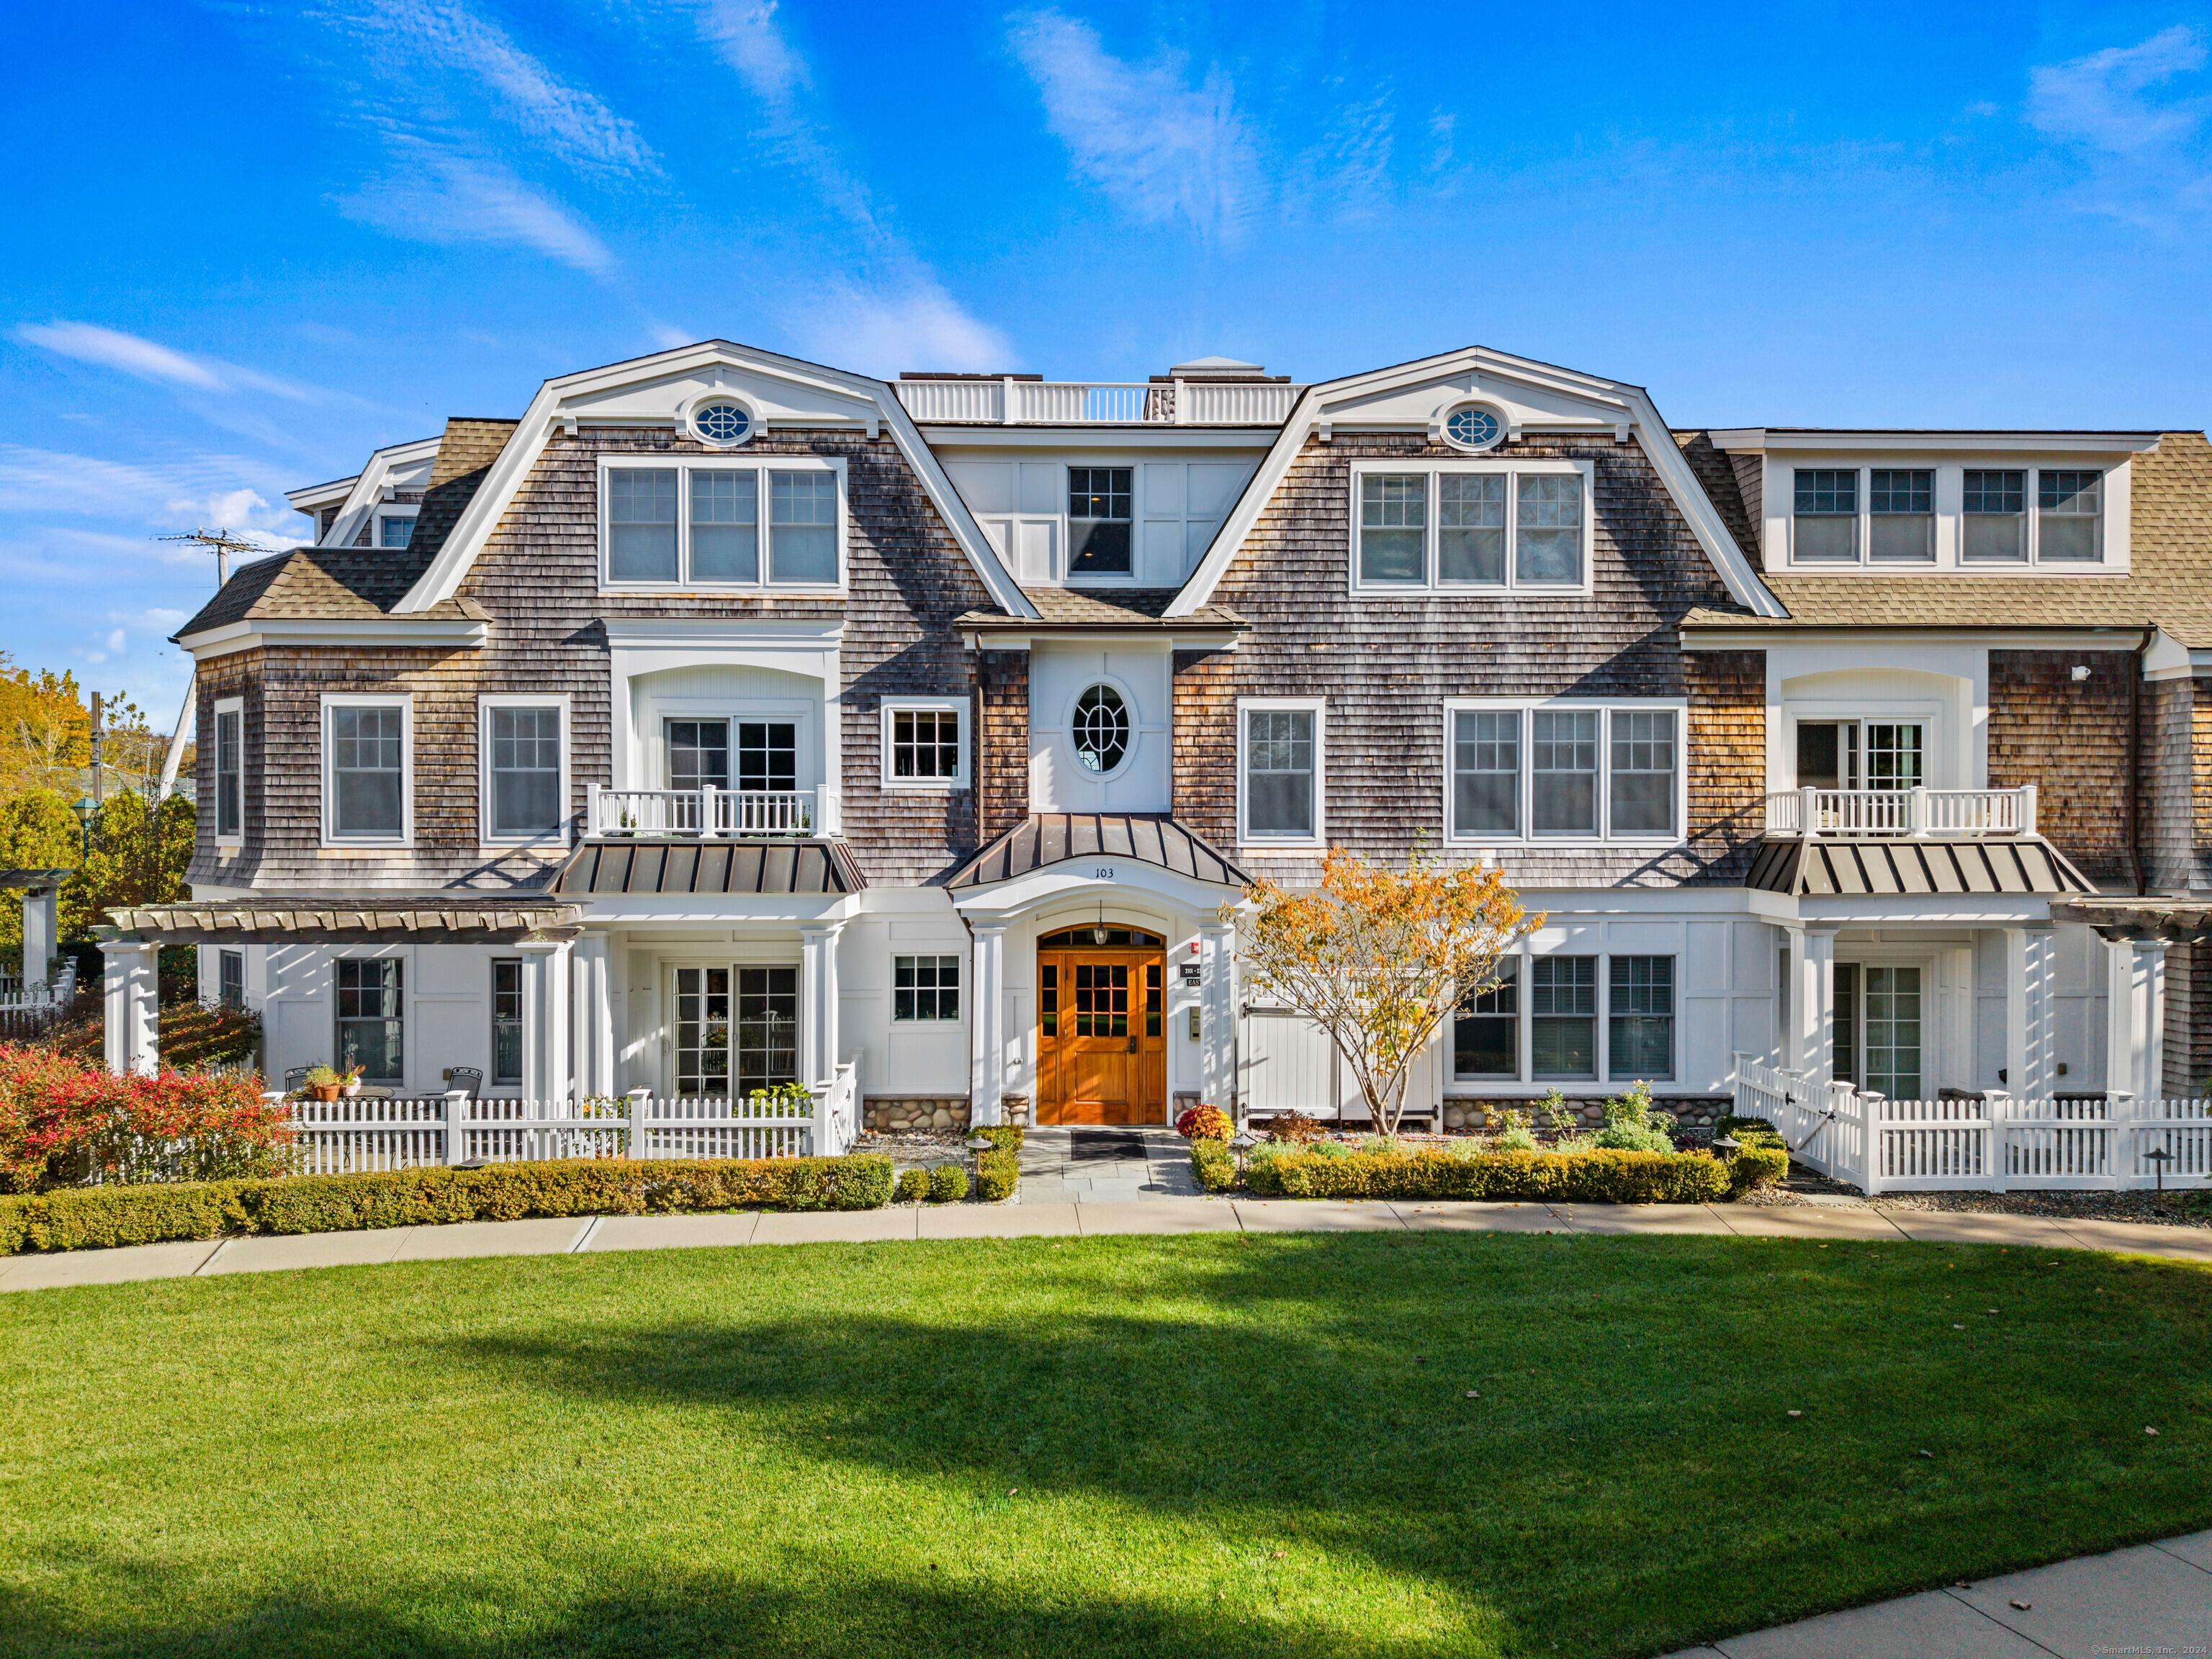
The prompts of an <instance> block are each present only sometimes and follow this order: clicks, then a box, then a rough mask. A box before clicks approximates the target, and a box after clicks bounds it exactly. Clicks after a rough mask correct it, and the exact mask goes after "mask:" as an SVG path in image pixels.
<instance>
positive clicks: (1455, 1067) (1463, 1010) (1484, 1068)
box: [1452, 957, 1521, 1078]
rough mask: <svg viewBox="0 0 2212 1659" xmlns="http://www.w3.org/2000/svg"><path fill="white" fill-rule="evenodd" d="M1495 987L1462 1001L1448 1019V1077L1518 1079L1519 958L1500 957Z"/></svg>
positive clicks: (1519, 1073) (1519, 1033) (1519, 1047)
mask: <svg viewBox="0 0 2212 1659" xmlns="http://www.w3.org/2000/svg"><path fill="white" fill-rule="evenodd" d="M1495 971H1496V975H1497V983H1496V984H1494V985H1492V987H1490V988H1489V989H1488V990H1486V991H1480V992H1477V993H1476V994H1474V995H1472V996H1468V997H1462V999H1461V1000H1460V1005H1459V1007H1458V1009H1457V1011H1456V1012H1455V1013H1454V1014H1453V1016H1452V1074H1453V1075H1454V1076H1455V1077H1462V1078H1518V1077H1519V1076H1520V1075H1521V958H1520V957H1498V966H1497V969H1496V970H1495Z"/></svg>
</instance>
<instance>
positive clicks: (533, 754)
mask: <svg viewBox="0 0 2212 1659" xmlns="http://www.w3.org/2000/svg"><path fill="white" fill-rule="evenodd" d="M488 712H489V726H490V736H491V787H490V794H491V834H492V836H494V837H495V839H506V838H508V837H513V836H543V835H550V833H551V832H553V831H554V830H556V829H559V828H560V827H561V820H562V816H563V814H562V800H561V710H560V708H559V706H558V705H549V706H547V707H544V708H492V709H490V710H489V711H488Z"/></svg>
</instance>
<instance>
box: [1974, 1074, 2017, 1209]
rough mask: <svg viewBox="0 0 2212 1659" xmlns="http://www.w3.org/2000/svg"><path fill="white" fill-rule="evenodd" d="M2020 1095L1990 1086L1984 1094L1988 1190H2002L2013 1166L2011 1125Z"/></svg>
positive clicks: (1984, 1172)
mask: <svg viewBox="0 0 2212 1659" xmlns="http://www.w3.org/2000/svg"><path fill="white" fill-rule="evenodd" d="M2018 1102H2019V1097H2018V1096H2016V1095H2015V1094H2013V1093H2012V1092H2011V1091H2008V1090H2004V1089H1991V1090H1989V1091H1986V1092H1985V1093H1984V1096H1983V1097H1982V1121H1983V1122H1984V1123H1986V1124H1988V1125H1989V1126H1990V1127H1989V1128H1988V1129H1987V1130H1986V1131H1984V1135H1985V1139H1984V1146H1983V1150H1982V1179H1983V1180H1984V1181H1985V1182H1988V1183H1989V1190H1990V1192H1993V1193H2002V1192H2004V1191H2006V1190H2008V1188H2007V1184H2006V1183H2007V1177H2008V1176H2009V1175H2010V1173H2011V1170H2012V1132H2011V1125H2012V1123H2013V1121H2014V1120H2015V1119H2016V1118H2018V1117H2020V1116H2021V1113H2020V1112H2018V1111H2015V1109H2014V1108H2015V1105H2016V1104H2017V1103H2018Z"/></svg>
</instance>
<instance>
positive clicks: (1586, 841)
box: [1437, 697, 1690, 848]
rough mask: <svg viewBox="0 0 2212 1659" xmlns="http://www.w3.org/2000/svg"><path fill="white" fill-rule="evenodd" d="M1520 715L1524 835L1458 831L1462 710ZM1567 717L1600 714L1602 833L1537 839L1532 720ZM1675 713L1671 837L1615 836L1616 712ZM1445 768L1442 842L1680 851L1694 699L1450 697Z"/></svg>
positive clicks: (1519, 808) (1519, 805) (1519, 813)
mask: <svg viewBox="0 0 2212 1659" xmlns="http://www.w3.org/2000/svg"><path fill="white" fill-rule="evenodd" d="M1509 708H1510V709H1516V710H1518V711H1520V712H1521V714H1522V720H1521V726H1520V750H1519V759H1520V768H1521V770H1520V780H1521V781H1520V784H1519V799H1518V800H1517V802H1516V809H1515V811H1516V817H1517V818H1518V820H1519V833H1517V834H1516V835H1510V836H1498V835H1474V836H1462V835H1460V834H1458V833H1456V826H1455V824H1454V823H1453V821H1452V794H1453V790H1452V750H1453V734H1452V726H1453V723H1454V720H1455V717H1456V716H1457V715H1458V714H1461V713H1462V712H1467V713H1482V712H1486V711H1498V710H1502V709H1509ZM1540 709H1542V710H1556V711H1561V712H1567V713H1587V712H1591V711H1595V713H1596V714H1597V716H1598V724H1597V820H1598V825H1597V831H1596V833H1595V834H1594V835H1562V834H1557V833H1552V834H1546V835H1538V834H1536V833H1534V831H1533V830H1532V829H1530V828H1529V814H1530V813H1531V811H1534V772H1533V770H1532V769H1533V767H1534V763H1535V757H1534V743H1533V741H1532V740H1531V733H1532V732H1534V722H1533V721H1532V720H1528V718H1527V716H1528V714H1534V713H1535V712H1536V711H1538V710H1540ZM1662 711H1663V712H1671V713H1672V714H1674V833H1673V834H1671V835H1665V836H1661V835H1652V834H1639V835H1622V836H1616V835H1614V834H1613V715H1614V714H1646V713H1659V712H1662ZM1689 726H1690V700H1689V699H1688V698H1687V697H1446V698H1445V699H1444V700H1443V780H1442V785H1441V799H1439V800H1438V802H1437V805H1438V806H1439V808H1440V809H1441V811H1442V814H1443V818H1442V822H1443V831H1444V833H1443V844H1444V845H1445V846H1447V847H1454V848H1460V847H1515V848H1554V847H1601V848H1612V847H1680V846H1682V845H1684V844H1685V843H1686V842H1688V840H1689V838H1690V831H1689V812H1690V767H1689V752H1690V731H1689Z"/></svg>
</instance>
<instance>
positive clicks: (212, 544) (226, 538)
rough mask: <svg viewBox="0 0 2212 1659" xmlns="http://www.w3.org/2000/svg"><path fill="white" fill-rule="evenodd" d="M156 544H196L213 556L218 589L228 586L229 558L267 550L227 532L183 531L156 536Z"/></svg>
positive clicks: (256, 543)
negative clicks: (233, 555) (170, 534)
mask: <svg viewBox="0 0 2212 1659" xmlns="http://www.w3.org/2000/svg"><path fill="white" fill-rule="evenodd" d="M154 539H155V541H157V542H197V544H199V545H200V546H202V547H204V548H205V549H207V550H208V551H209V552H210V553H212V554H214V555H215V585H216V587H217V588H218V589H220V588H223V587H228V586H229V585H230V556H231V555H232V554H234V553H265V552H267V551H268V549H267V548H265V547H263V546H262V545H261V544H259V543H258V542H249V541H246V539H244V538H242V537H238V536H234V535H232V534H231V533H230V532H228V530H183V531H179V532H177V533H176V534H175V535H173V536H156V537H155V538H154Z"/></svg>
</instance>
